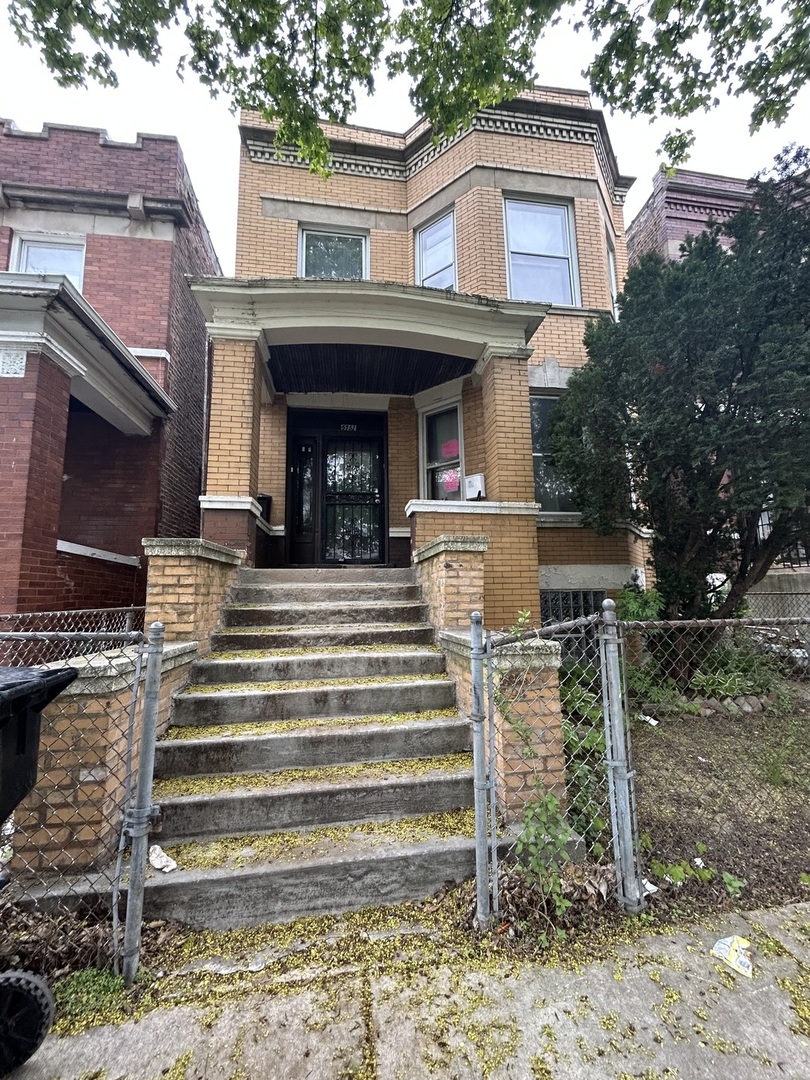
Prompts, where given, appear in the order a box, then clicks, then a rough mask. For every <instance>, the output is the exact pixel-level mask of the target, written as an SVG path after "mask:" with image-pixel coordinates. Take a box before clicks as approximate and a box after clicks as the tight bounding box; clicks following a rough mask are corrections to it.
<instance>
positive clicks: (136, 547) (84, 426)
mask: <svg viewBox="0 0 810 1080" xmlns="http://www.w3.org/2000/svg"><path fill="white" fill-rule="evenodd" d="M159 468H160V433H159V432H157V433H155V434H154V435H151V436H149V437H148V438H138V437H134V436H127V435H123V434H122V433H121V432H120V431H118V430H116V428H114V427H112V426H111V425H110V424H108V423H107V422H106V420H103V419H102V418H101V417H100V416H97V415H96V414H95V413H91V412H85V411H76V410H71V413H70V416H69V419H68V428H67V441H66V446H65V467H64V473H65V481H64V484H63V489H62V490H63V497H62V507H61V515H60V519H59V539H60V540H68V541H70V542H71V543H73V544H86V545H87V546H88V547H97V548H102V549H103V550H105V551H114V552H115V553H116V554H117V555H140V554H142V553H143V548H142V547H141V539H142V538H143V537H144V536H153V535H154V534H155V533H156V530H157V526H158V521H159V517H160V509H159V505H158V476H159Z"/></svg>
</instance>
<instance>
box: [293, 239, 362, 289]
mask: <svg viewBox="0 0 810 1080" xmlns="http://www.w3.org/2000/svg"><path fill="white" fill-rule="evenodd" d="M299 272H300V274H301V277H305V278H327V279H332V280H338V279H340V278H348V279H350V280H351V279H355V280H359V279H360V278H366V277H368V237H367V236H363V235H362V234H360V233H340V232H326V231H321V230H318V229H302V230H301V250H300V257H299Z"/></svg>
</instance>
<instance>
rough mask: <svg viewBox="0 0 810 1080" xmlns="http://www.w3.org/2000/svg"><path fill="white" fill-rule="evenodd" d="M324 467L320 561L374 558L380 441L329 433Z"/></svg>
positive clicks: (378, 540) (378, 533) (378, 543)
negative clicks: (321, 555) (323, 518)
mask: <svg viewBox="0 0 810 1080" xmlns="http://www.w3.org/2000/svg"><path fill="white" fill-rule="evenodd" d="M324 467H325V470H326V476H325V481H324V514H325V528H324V551H323V559H324V562H339V563H344V562H353V563H354V562H379V561H380V559H381V551H382V440H381V439H378V438H345V437H329V438H327V439H326V446H325V453H324Z"/></svg>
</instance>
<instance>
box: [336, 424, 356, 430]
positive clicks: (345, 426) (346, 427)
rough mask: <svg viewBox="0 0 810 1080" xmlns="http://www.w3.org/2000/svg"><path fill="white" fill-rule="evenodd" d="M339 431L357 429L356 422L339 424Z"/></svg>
mask: <svg viewBox="0 0 810 1080" xmlns="http://www.w3.org/2000/svg"><path fill="white" fill-rule="evenodd" d="M340 430H341V431H357V424H341V425H340Z"/></svg>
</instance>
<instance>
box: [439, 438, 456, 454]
mask: <svg viewBox="0 0 810 1080" xmlns="http://www.w3.org/2000/svg"><path fill="white" fill-rule="evenodd" d="M442 457H443V458H445V459H446V458H457V457H458V439H448V440H447V442H444V443H442Z"/></svg>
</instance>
